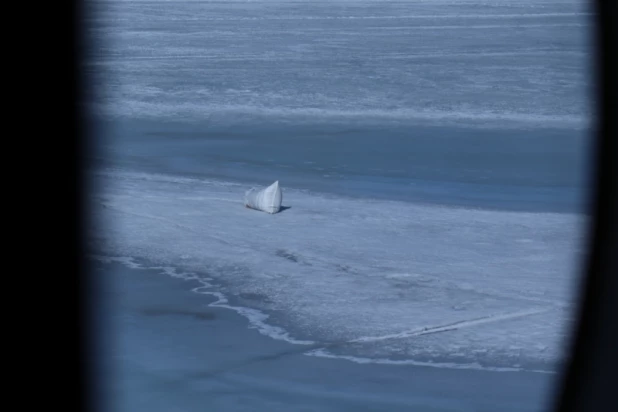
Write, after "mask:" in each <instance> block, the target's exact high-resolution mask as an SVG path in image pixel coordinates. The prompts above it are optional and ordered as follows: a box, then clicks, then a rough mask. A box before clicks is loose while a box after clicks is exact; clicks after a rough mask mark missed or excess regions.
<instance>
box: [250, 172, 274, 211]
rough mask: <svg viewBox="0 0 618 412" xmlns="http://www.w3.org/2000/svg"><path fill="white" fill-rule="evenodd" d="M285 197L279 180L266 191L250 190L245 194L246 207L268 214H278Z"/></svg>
mask: <svg viewBox="0 0 618 412" xmlns="http://www.w3.org/2000/svg"><path fill="white" fill-rule="evenodd" d="M282 200H283V195H282V194H281V189H280V188H279V181H278V180H277V181H276V182H275V183H273V184H272V185H270V186H268V187H267V188H265V189H261V190H259V189H255V188H253V189H250V190H249V191H247V193H245V206H246V207H249V208H251V209H256V210H261V211H263V212H267V213H277V212H278V211H279V210H280V209H281V201H282Z"/></svg>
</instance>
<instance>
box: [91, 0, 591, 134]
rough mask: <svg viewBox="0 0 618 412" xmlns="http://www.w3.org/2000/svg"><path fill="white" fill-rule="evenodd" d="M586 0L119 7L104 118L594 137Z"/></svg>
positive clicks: (112, 15)
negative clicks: (559, 132)
mask: <svg viewBox="0 0 618 412" xmlns="http://www.w3.org/2000/svg"><path fill="white" fill-rule="evenodd" d="M590 17H591V13H590V10H587V9H586V7H585V3H583V2H580V1H566V2H564V1H550V2H535V1H523V2H522V1H490V2H476V1H464V2H461V1H457V2H454V1H429V0H427V1H336V2H304V1H255V2H246V1H242V2H174V1H172V2H156V1H155V2H134V1H124V2H111V3H105V6H101V7H100V10H98V12H97V14H96V16H95V17H93V18H92V25H91V26H92V29H91V30H92V34H93V37H94V38H95V40H97V41H98V43H97V45H98V47H96V48H95V49H94V50H93V51H92V52H91V58H90V59H89V61H88V62H87V64H88V65H90V67H89V69H91V70H97V69H98V70H99V71H100V73H101V76H100V81H101V82H102V86H103V88H102V92H101V99H100V100H99V101H98V102H96V103H93V107H94V108H95V109H96V110H97V111H98V112H99V113H104V114H106V115H109V116H119V117H130V118H158V119H162V118H168V119H185V120H203V119H208V120H209V121H211V122H213V123H217V122H225V121H230V119H231V120H232V121H234V122H243V121H247V120H250V121H256V120H263V121H273V120H276V121H295V122H299V121H315V120H316V119H319V118H326V119H329V120H332V119H338V118H343V119H348V120H349V119H353V120H354V121H356V122H360V121H363V122H384V121H392V122H411V123H414V124H421V123H422V124H435V123H439V124H451V125H452V124H456V125H462V124H466V125H474V126H484V125H486V124H487V123H493V124H499V125H501V126H502V127H522V126H524V127H528V126H533V127H560V128H565V129H573V128H585V127H587V126H588V125H589V122H590V120H591V117H592V115H593V113H592V112H591V107H592V106H591V105H590V104H588V89H587V87H588V85H587V81H588V79H587V77H586V73H588V72H589V71H590V70H589V69H590V66H589V65H590V61H591V57H592V55H591V53H590V52H591V48H590V47H589V43H588V42H589V36H588V34H589V27H590V21H589V20H590Z"/></svg>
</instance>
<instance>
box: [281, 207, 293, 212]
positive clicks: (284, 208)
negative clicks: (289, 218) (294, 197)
mask: <svg viewBox="0 0 618 412" xmlns="http://www.w3.org/2000/svg"><path fill="white" fill-rule="evenodd" d="M291 208H292V206H281V207H280V208H279V213H281V212H283V211H284V210H288V209H291Z"/></svg>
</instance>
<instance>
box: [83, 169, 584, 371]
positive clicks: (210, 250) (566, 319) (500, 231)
mask: <svg viewBox="0 0 618 412" xmlns="http://www.w3.org/2000/svg"><path fill="white" fill-rule="evenodd" d="M97 176H98V179H101V186H100V187H102V188H103V191H102V192H101V193H99V194H98V195H97V196H96V198H95V202H94V204H95V207H94V208H93V212H94V213H95V216H96V217H97V218H98V221H99V222H101V225H100V226H99V229H98V230H97V231H96V232H95V235H96V237H97V238H98V239H99V240H100V242H99V244H98V246H97V247H99V248H101V250H102V252H103V253H104V254H106V255H111V256H129V257H132V258H138V259H143V260H145V261H146V262H149V263H148V264H150V265H152V266H157V265H159V266H166V267H168V266H169V267H176V268H179V270H183V271H192V272H193V273H195V274H197V275H199V276H201V277H204V278H206V277H207V278H209V279H211V280H212V282H215V283H217V285H218V288H219V289H218V290H220V291H221V292H222V293H223V294H224V295H226V296H228V297H229V298H230V299H232V300H234V302H235V306H243V307H247V308H249V309H248V310H247V311H249V312H251V311H253V312H251V313H250V314H249V313H246V314H245V315H247V316H249V317H251V316H253V317H256V316H257V317H259V316H258V315H256V314H257V313H266V314H268V315H269V318H264V317H263V316H262V318H261V322H262V323H263V324H268V325H272V326H274V328H273V330H276V331H277V332H276V335H277V337H279V338H289V339H295V340H298V341H312V342H318V344H319V345H322V346H320V347H318V348H317V349H319V353H318V354H321V355H324V354H329V355H340V356H347V357H354V358H356V359H372V360H377V359H382V360H384V359H390V360H395V361H396V360H402V359H403V360H408V361H409V360H412V361H415V362H426V363H427V362H430V363H431V362H433V363H438V364H444V365H448V364H459V365H470V364H478V365H482V366H486V367H501V368H517V367H522V368H526V369H535V370H537V369H540V370H547V369H551V368H552V367H554V363H555V362H556V361H557V360H559V359H560V355H561V349H562V347H563V345H564V344H565V343H566V341H565V340H564V336H565V334H566V333H568V330H569V329H568V328H569V327H570V326H571V320H572V319H571V315H572V313H571V309H572V307H573V302H572V297H573V296H572V292H573V291H572V286H574V281H575V280H576V278H575V275H576V273H577V268H578V262H579V260H578V259H579V256H580V254H579V252H580V247H581V240H582V236H583V234H582V231H581V228H582V226H581V225H582V224H583V223H584V222H583V218H582V217H581V216H578V215H570V214H551V213H515V212H499V211H486V210H473V209H461V208H446V207H430V206H418V205H414V204H409V203H403V202H388V201H377V200H376V201H374V200H359V199H349V198H344V197H337V196H327V195H321V194H317V193H310V192H306V191H295V190H288V191H287V192H286V199H287V200H286V204H285V205H286V206H288V207H290V208H289V209H288V210H285V211H284V212H283V213H280V214H277V215H274V216H270V215H267V214H260V213H249V212H248V211H247V209H245V208H244V207H243V206H242V203H240V202H239V198H241V197H242V194H243V193H244V191H245V190H246V189H247V188H248V187H247V186H243V185H240V184H232V183H226V182H220V181H213V180H203V179H190V178H177V177H172V176H165V175H155V174H146V173H135V172H127V171H121V170H115V171H114V170H108V171H106V172H102V173H99V174H98V175H97ZM256 311H259V312H256ZM261 331H262V332H263V333H268V329H267V328H265V327H262V328H261ZM282 331H284V332H282ZM313 349H316V348H315V347H314V348H313Z"/></svg>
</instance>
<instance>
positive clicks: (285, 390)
mask: <svg viewBox="0 0 618 412" xmlns="http://www.w3.org/2000/svg"><path fill="white" fill-rule="evenodd" d="M93 266H96V267H97V269H96V270H94V271H93V275H94V276H101V275H103V274H105V278H104V279H102V278H99V279H97V280H96V281H97V282H99V283H101V282H102V283H101V285H102V286H103V290H104V291H105V293H104V297H103V305H102V306H101V309H104V311H103V312H100V313H99V316H103V318H102V320H103V323H102V324H103V326H104V327H103V330H104V331H105V332H106V333H105V334H104V336H106V337H107V338H106V343H108V344H109V345H105V347H106V350H105V354H104V359H103V363H104V364H105V365H106V366H105V367H104V369H106V370H107V371H108V373H107V376H108V377H114V378H113V379H111V381H110V382H107V383H106V391H105V393H107V394H108V399H113V401H114V402H115V403H116V404H117V406H118V408H115V409H117V410H125V406H126V410H136V409H140V408H144V409H148V410H153V411H155V410H169V407H170V405H168V406H167V407H166V406H165V404H166V403H167V402H171V405H175V406H178V402H180V403H181V404H186V402H189V403H190V404H191V405H193V406H191V407H190V408H189V409H194V407H195V406H196V405H198V404H199V405H203V404H204V402H207V403H209V404H211V405H213V404H214V405H219V407H220V408H221V409H222V410H223V409H224V410H289V408H290V407H291V406H290V405H294V406H295V407H296V406H299V405H304V406H306V407H307V408H308V409H305V410H404V409H409V408H410V407H415V408H417V410H419V409H418V408H421V409H420V410H435V411H437V410H440V411H451V410H486V411H492V410H503V411H509V410H513V411H515V410H518V411H519V410H543V409H544V407H543V406H544V405H545V404H546V402H547V399H546V398H547V396H548V394H549V393H551V390H548V388H550V387H551V386H552V385H553V382H554V379H555V376H556V375H554V374H540V373H535V372H527V371H518V372H499V373H498V372H495V371H489V370H471V369H448V368H435V367H429V366H418V365H386V364H376V363H371V364H360V363H355V362H350V361H349V360H345V359H330V358H322V357H313V356H304V355H303V353H302V352H304V351H305V350H304V348H302V347H301V348H299V346H297V345H293V344H291V343H288V342H285V341H281V340H276V339H272V338H270V337H268V336H265V335H263V334H260V333H259V332H258V331H257V330H254V329H253V328H251V324H250V322H249V320H248V319H246V318H245V317H243V316H242V315H240V314H238V313H233V311H231V310H225V309H226V308H222V307H213V306H212V305H211V304H212V303H213V300H212V299H204V296H202V295H201V294H198V293H187V292H190V291H191V290H192V288H194V286H195V284H187V283H185V282H179V281H178V280H180V279H174V278H172V277H169V276H166V275H163V274H162V273H161V271H160V270H156V269H136V268H128V267H126V266H122V265H121V264H119V263H112V264H103V263H97V264H96V265H93ZM103 284H105V285H103ZM110 315H111V316H110ZM161 385H163V387H164V388H166V389H165V390H164V391H163V393H159V394H158V395H157V397H159V398H160V397H162V399H166V400H165V401H161V402H158V403H152V404H151V403H150V402H151V401H152V396H151V395H152V390H153V389H154V388H155V387H159V386H161ZM488 387H490V388H492V387H493V388H492V389H491V390H489V391H488V390H487V388H488ZM481 388H482V389H481ZM479 389H481V390H479ZM477 391H479V393H477ZM166 394H167V395H166ZM179 394H182V396H180V397H179ZM488 394H489V395H488ZM243 398H245V399H251V400H250V401H248V403H247V404H246V405H241V404H236V402H237V401H238V399H243ZM324 402H328V404H325V403H324ZM461 402H463V404H464V405H466V407H463V408H462V407H461ZM249 406H251V407H249ZM385 408H386V409H385Z"/></svg>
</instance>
